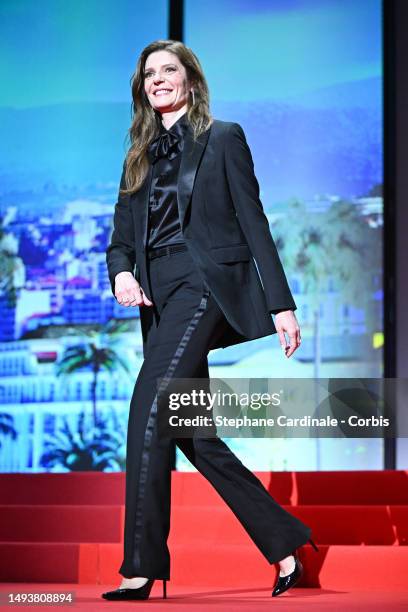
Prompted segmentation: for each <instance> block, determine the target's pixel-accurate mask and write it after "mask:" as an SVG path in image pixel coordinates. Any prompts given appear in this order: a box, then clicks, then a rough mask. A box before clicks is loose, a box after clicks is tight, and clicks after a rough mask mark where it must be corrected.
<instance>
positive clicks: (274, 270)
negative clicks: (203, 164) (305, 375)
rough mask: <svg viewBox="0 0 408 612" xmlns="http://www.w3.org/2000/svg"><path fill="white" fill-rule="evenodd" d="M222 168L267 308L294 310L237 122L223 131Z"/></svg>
mask: <svg viewBox="0 0 408 612" xmlns="http://www.w3.org/2000/svg"><path fill="white" fill-rule="evenodd" d="M225 168H226V174H227V180H228V185H229V189H230V193H231V197H232V201H233V204H234V208H235V212H236V215H237V218H238V222H239V224H240V226H241V229H242V231H243V233H244V235H245V237H246V239H247V242H248V245H249V248H250V250H251V252H252V255H253V257H254V259H255V261H256V264H257V267H258V271H259V274H260V277H261V281H262V285H263V289H264V293H265V297H266V302H267V306H268V311H269V312H270V313H272V314H277V313H278V312H280V311H282V310H296V309H297V306H296V304H295V301H294V299H293V296H292V293H291V291H290V288H289V285H288V282H287V279H286V276H285V272H284V270H283V267H282V263H281V260H280V258H279V254H278V251H277V249H276V245H275V242H274V240H273V238H272V235H271V232H270V229H269V222H268V219H267V217H266V215H265V213H264V210H263V206H262V203H261V201H260V199H259V184H258V180H257V178H256V176H255V173H254V163H253V160H252V155H251V151H250V149H249V146H248V143H247V141H246V138H245V134H244V131H243V129H242V127H241V126H240V125H239V123H231V124H230V126H229V129H228V131H227V135H226V145H225Z"/></svg>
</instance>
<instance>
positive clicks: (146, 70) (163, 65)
mask: <svg viewBox="0 0 408 612" xmlns="http://www.w3.org/2000/svg"><path fill="white" fill-rule="evenodd" d="M166 66H175V64H162V65H161V66H160V68H165V67H166ZM149 70H153V68H145V72H148V71H149Z"/></svg>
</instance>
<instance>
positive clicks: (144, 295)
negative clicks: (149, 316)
mask: <svg viewBox="0 0 408 612" xmlns="http://www.w3.org/2000/svg"><path fill="white" fill-rule="evenodd" d="M140 291H141V292H142V300H143V303H144V305H145V306H153V302H151V301H150V300H149V298H148V297H147V295H146V294H145V292H144V291H143V289H142V287H140Z"/></svg>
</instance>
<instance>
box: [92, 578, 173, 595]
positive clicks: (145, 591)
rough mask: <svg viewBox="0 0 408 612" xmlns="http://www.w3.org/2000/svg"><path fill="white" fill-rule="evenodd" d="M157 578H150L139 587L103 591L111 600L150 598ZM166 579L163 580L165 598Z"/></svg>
mask: <svg viewBox="0 0 408 612" xmlns="http://www.w3.org/2000/svg"><path fill="white" fill-rule="evenodd" d="M154 581H155V578H149V580H148V581H147V582H146V583H145V584H144V585H143V586H141V587H139V588H138V589H120V588H119V589H115V590H114V591H107V592H106V593H102V597H103V598H104V599H109V600H110V601H130V600H132V599H133V600H136V599H148V598H149V595H150V591H151V590H152V586H153V584H154ZM166 586H167V585H166V580H163V599H166V598H167V588H166Z"/></svg>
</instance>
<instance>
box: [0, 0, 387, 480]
mask: <svg viewBox="0 0 408 612" xmlns="http://www.w3.org/2000/svg"><path fill="white" fill-rule="evenodd" d="M40 4H41V6H40V5H39V3H38V2H35V1H34V0H25V1H24V2H23V1H19V0H17V1H16V0H3V2H2V3H1V4H0V24H1V25H0V34H1V36H0V50H1V55H2V57H3V62H2V64H1V67H0V73H1V84H2V85H1V102H0V136H1V138H0V163H1V166H0V179H1V180H0V212H1V217H0V221H1V225H0V248H1V253H0V261H1V273H0V283H1V284H0V402H1V407H0V470H2V471H34V472H36V471H48V470H51V471H69V470H107V471H115V470H123V469H124V468H125V444H126V426H127V417H128V409H129V401H130V397H131V394H132V391H133V386H134V382H135V379H136V376H137V373H138V371H139V369H140V367H141V364H142V361H143V354H142V337H141V330H140V319H139V311H138V308H123V307H121V306H119V305H118V304H117V303H116V301H115V300H114V298H113V296H112V294H111V290H110V285H109V281H108V277H107V271H106V263H105V249H106V246H107V244H108V241H109V238H110V234H111V230H112V215H113V209H114V204H115V202H116V198H117V191H118V185H119V177H120V173H121V167H122V162H123V158H124V155H125V152H126V147H127V143H126V141H125V137H126V132H127V130H128V128H129V125H130V119H131V115H130V102H131V92H130V85H129V80H130V77H131V75H132V73H133V71H134V68H135V63H136V59H137V57H138V55H139V53H140V51H141V49H142V48H143V47H144V46H145V45H146V44H148V43H149V42H151V41H152V40H155V39H158V38H166V37H167V17H168V15H167V11H168V7H167V2H165V1H164V0H161V1H159V2H156V3H155V4H154V11H152V8H151V7H152V5H151V3H149V2H146V1H140V2H137V3H135V2H133V1H131V0H118V1H116V2H115V3H112V2H111V1H110V0H99V1H98V2H97V1H96V0H88V1H87V2H82V1H81V0H72V1H71V2H69V3H65V4H64V3H55V2H53V1H52V0H43V2H41V3H40ZM185 12H186V14H185V42H186V44H187V45H188V46H190V47H191V48H192V49H193V51H194V52H195V53H196V54H197V55H198V57H199V59H200V61H201V63H202V66H203V69H204V72H205V75H206V78H207V80H208V83H209V87H210V93H211V111H212V114H213V115H214V116H215V117H216V118H219V119H223V120H227V121H237V122H238V123H240V124H241V125H242V127H243V128H244V131H245V133H246V135H247V139H248V143H249V145H250V147H251V150H252V153H253V158H254V162H255V171H256V175H257V177H258V180H259V183H260V187H261V200H262V203H263V206H264V209H265V212H266V214H267V216H268V219H269V222H270V227H271V231H272V235H273V236H274V239H275V241H276V244H277V246H278V249H279V253H280V255H281V258H282V261H283V263H284V267H285V270H286V273H287V276H288V280H289V283H290V286H291V289H292V292H293V295H294V298H295V301H296V303H297V306H298V309H297V311H296V316H297V318H298V320H299V323H300V326H301V330H302V346H301V348H299V349H298V351H296V353H295V354H294V356H293V357H292V358H291V359H290V360H285V359H284V357H283V355H282V351H281V349H280V346H279V342H278V338H277V336H272V337H267V338H262V339H259V340H254V341H252V342H248V343H244V344H241V345H236V346H232V347H228V348H227V349H224V350H222V349H219V350H215V351H212V352H211V353H210V355H209V364H210V373H211V376H215V377H218V376H220V377H224V376H225V377H237V378H238V377H256V378H258V377H265V378H267V377H281V376H282V377H312V376H321V377H332V376H334V377H351V376H357V377H369V376H373V377H376V376H381V375H382V373H383V362H382V343H383V322H382V268H381V266H382V262H381V243H382V218H383V216H382V211H383V206H382V162H383V160H382V98H381V92H382V65H381V52H382V50H381V3H380V1H379V0H356V1H355V2H344V1H341V0H280V1H278V0H269V1H260V0H253V1H249V0H233V1H232V0H217V1H215V0H208V1H207V2H206V3H205V5H203V4H202V3H198V2H194V1H193V0H186V1H185ZM16 41H24V44H16ZM101 355H104V356H105V357H104V359H101ZM107 355H108V357H107ZM95 364H98V365H97V367H95ZM228 444H229V445H230V446H231V447H232V448H233V449H234V451H235V452H237V454H239V455H240V456H241V458H242V460H243V461H244V462H245V463H246V465H247V466H248V467H250V468H251V469H370V468H374V469H380V468H381V467H382V461H381V450H382V444H381V442H380V441H377V440H371V441H369V440H364V441H363V440H328V439H326V440H296V439H295V440H276V439H274V440H260V439H257V440H238V439H234V440H229V441H228ZM177 466H178V468H179V469H186V470H187V469H192V466H191V465H190V464H189V463H188V462H187V461H186V460H185V459H184V458H183V457H182V456H180V455H179V454H178V455H177Z"/></svg>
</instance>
